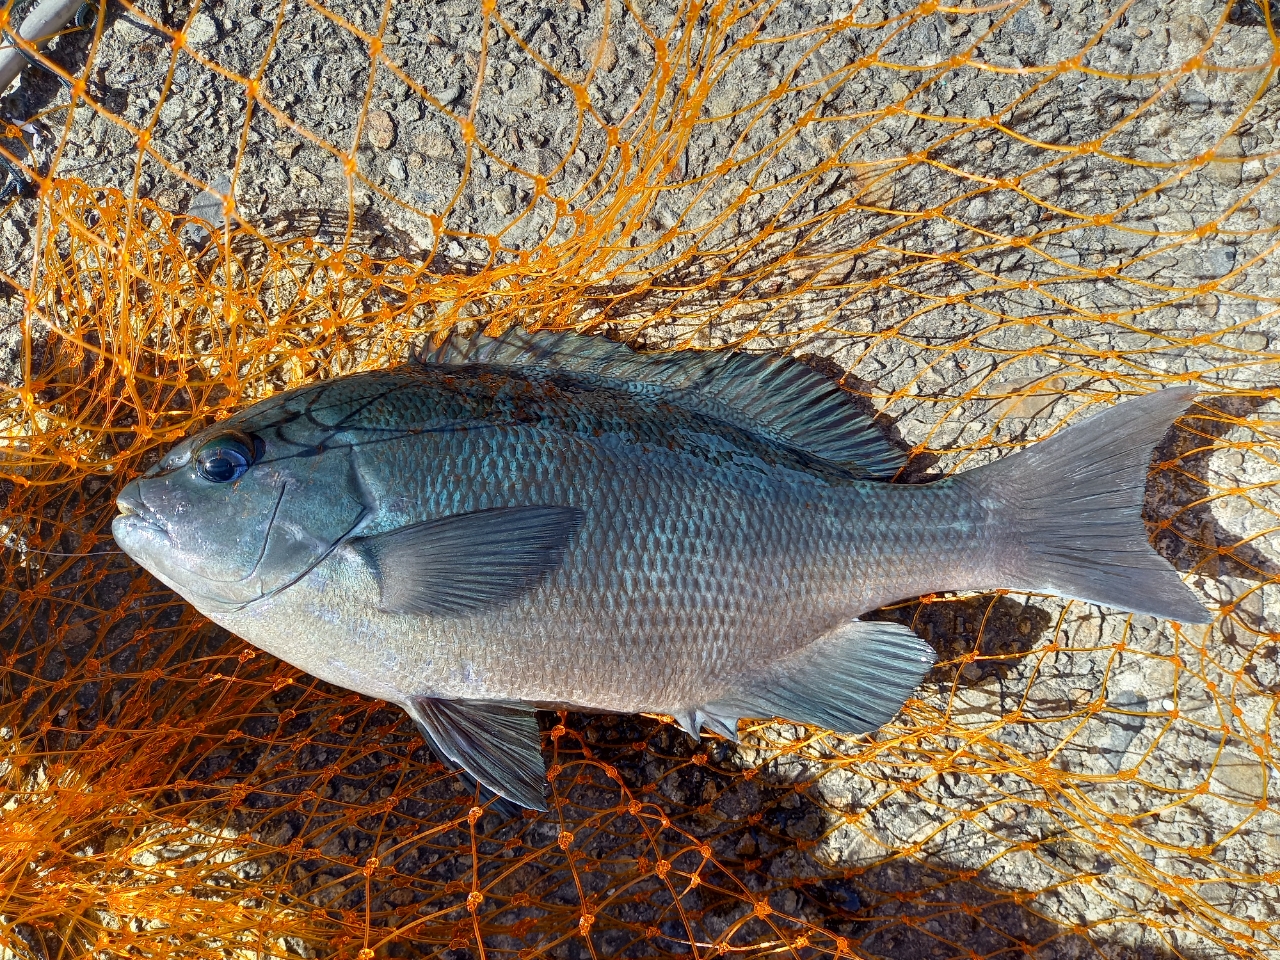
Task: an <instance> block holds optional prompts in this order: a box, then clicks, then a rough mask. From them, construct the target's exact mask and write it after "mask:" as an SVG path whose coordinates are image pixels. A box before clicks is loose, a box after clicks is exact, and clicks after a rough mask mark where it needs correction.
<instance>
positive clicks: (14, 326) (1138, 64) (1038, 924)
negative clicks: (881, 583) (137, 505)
mask: <svg viewBox="0 0 1280 960" xmlns="http://www.w3.org/2000/svg"><path fill="white" fill-rule="evenodd" d="M27 10H28V8H27V7H25V6H19V7H16V8H15V7H13V6H10V7H9V8H7V9H6V10H5V12H4V13H3V14H0V24H3V25H5V28H6V36H7V37H8V38H9V40H10V42H11V44H14V43H16V44H17V46H18V47H19V48H20V49H21V50H22V51H23V54H24V56H25V57H26V58H28V59H30V60H32V61H34V63H35V65H33V66H29V67H28V68H27V69H26V71H25V72H24V74H23V78H22V82H21V86H20V87H19V88H18V90H17V91H16V92H15V93H12V94H11V95H10V96H9V98H8V99H7V100H6V101H5V107H6V114H5V116H6V119H5V120H4V126H3V129H2V130H0V134H3V136H0V157H3V158H4V159H5V164H4V165H3V166H0V176H3V177H6V178H7V179H6V180H5V183H4V185H3V186H2V187H0V189H3V191H4V195H5V202H6V208H5V212H4V214H3V216H0V240H2V241H3V243H2V244H0V247H2V248H3V253H0V260H2V262H3V272H2V273H0V278H2V279H3V284H4V289H3V294H2V295H0V321H2V324H3V330H4V343H3V346H4V353H3V355H0V364H2V365H3V371H2V372H3V380H4V383H5V385H4V386H3V388H2V389H3V403H4V407H3V413H2V414H0V424H2V425H3V426H2V431H3V432H2V433H0V445H2V446H0V456H3V458H4V459H3V476H4V483H5V489H6V492H7V501H6V505H5V506H4V508H3V515H2V516H0V522H2V523H3V527H2V528H0V532H2V533H3V536H4V541H5V543H4V549H3V550H2V551H0V564H3V568H4V577H3V586H2V587H0V590H2V591H3V602H2V603H0V625H2V627H3V631H4V646H3V655H4V663H3V667H2V669H0V742H2V743H3V748H2V749H3V756H0V777H3V781H4V784H3V788H2V790H0V799H2V800H3V803H2V805H0V876H2V878H3V882H2V884H0V890H3V893H0V953H3V954H4V955H5V956H14V957H23V958H27V957H31V958H42V960H52V958H54V957H69V956H88V955H103V956H105V955H131V956H183V957H228V956H255V957H264V956H266V957H296V956H304V957H313V956H322V957H330V956H339V957H352V958H360V960H369V958H372V957H383V956H385V957H397V956H406V957H407V956H413V957H417V956H426V955H430V956H441V957H462V956H490V957H498V956H511V957H519V958H521V960H525V958H533V957H542V956H545V957H554V958H571V957H579V956H593V957H594V956H644V957H652V956H673V957H674V956H696V957H712V956H723V955H742V956H792V957H835V956H886V957H930V958H932V957H938V958H979V957H981V958H997V957H1000V958H1009V957H1019V956H1035V957H1042V958H1055V960H1056V958H1066V957H1071V958H1075V957H1117V956H1125V957H1135V956H1142V957H1160V958H1165V957H1168V958H1173V957H1177V958H1186V960H1190V958H1201V957H1218V956H1237V957H1250V958H1254V957H1256V958H1262V957H1277V956H1280V939H1278V936H1277V933H1276V930H1277V921H1278V919H1280V918H1278V917H1277V910H1278V909H1280V907H1277V904H1278V903H1280V840H1278V839H1277V838H1280V819H1278V814H1280V808H1278V807H1277V804H1278V803H1280V797H1278V796H1277V788H1276V784H1275V778H1276V776H1277V773H1278V770H1280V768H1277V762H1276V748H1275V742H1274V732H1273V731H1274V724H1275V717H1276V708H1277V703H1278V700H1277V697H1278V696H1280V646H1278V642H1280V633H1278V631H1280V537H1278V536H1277V530H1278V529H1280V484H1278V480H1280V470H1278V469H1277V459H1278V458H1280V451H1278V449H1277V437H1278V436H1280V378H1278V371H1280V352H1277V343H1278V338H1280V323H1277V311H1278V308H1280V297H1278V296H1277V294H1276V290H1277V289H1280V287H1277V284H1276V258H1275V256H1274V250H1275V246H1276V243H1277V240H1278V239H1280V191H1277V182H1276V176H1277V174H1276V170H1277V164H1278V161H1280V158H1278V156H1277V153H1278V151H1277V141H1276V136H1277V121H1276V117H1277V116H1280V110H1278V109H1277V108H1278V107H1280V104H1277V102H1276V92H1275V90H1274V89H1273V80H1274V77H1275V74H1276V71H1277V68H1280V43H1278V42H1277V33H1276V27H1277V24H1276V22H1275V21H1274V20H1273V19H1272V15H1273V13H1274V11H1272V10H1270V9H1269V8H1267V7H1266V6H1264V5H1260V4H1255V3H1252V2H1248V3H1244V2H1237V3H1235V4H1225V3H1213V2H1209V0H1205V2H1197V3H1191V4H1173V5H1168V4H1165V5H1158V4H1155V3H1146V2H1138V0H1135V2H1116V3H1109V4H1092V3H1075V4H1072V3H1066V2H1063V3H1058V2H1053V3H1048V2H1045V3H1038V4H1037V3H1023V2H1008V3H992V4H986V5H982V4H973V3H962V4H957V5H946V4H940V3H938V2H935V0H928V2H925V3H922V4H919V5H916V6H912V5H910V4H903V3H897V2H894V3H884V2H878V0H877V2H868V3H863V4H858V5H856V6H850V5H848V4H846V3H844V2H843V0H838V2H832V3H828V2H813V3H808V4H800V3H787V4H782V3H766V2H757V3H752V2H745V0H744V2H731V0H718V2H713V3H704V2H697V0H630V2H613V0H567V2H563V3H560V2H558V3H556V4H552V5H546V6H543V5H539V4H534V3H521V2H512V3H508V2H506V0H498V2H494V0H482V2H481V3H479V4H475V3H472V2H470V0H465V2H464V0H458V2H452V0H439V2H434V3H430V4H428V3H414V2H401V0H384V2H382V3H381V4H378V5H375V4H373V3H372V2H368V3H361V2H359V0H356V2H352V3H338V2H333V3H322V2H318V0H307V2H295V0H285V2H282V3H279V4H276V3H271V2H258V3H252V4H251V3H248V2H247V0H246V2H235V0H227V2H223V3H201V4H199V5H198V6H187V5H185V3H176V4H175V3H168V2H166V3H159V2H156V3H151V2H147V3H119V4H117V3H115V2H112V3H111V4H110V5H108V6H106V7H105V8H99V9H97V10H96V11H91V13H93V14H94V15H91V16H87V17H86V16H81V17H80V19H79V26H77V25H76V24H75V23H72V24H69V25H68V26H67V27H66V28H65V29H64V30H61V31H59V35H58V36H57V37H56V38H54V39H53V40H52V42H49V43H47V44H41V43H36V42H33V41H34V40H36V39H39V38H28V39H26V40H23V39H21V38H20V37H19V33H20V31H19V29H18V27H19V24H20V23H21V22H22V21H23V17H24V16H25V14H26V12H27ZM0 56H3V51H0ZM512 323H522V324H525V325H528V326H534V327H539V326H541V327H558V328H569V327H572V328H580V329H584V330H591V331H594V332H597V333H604V334H608V335H611V336H614V337H619V338H623V339H628V340H631V341H632V342H635V343H643V344H647V345H651V346H667V347H672V348H682V349H699V348H706V347H712V346H724V345H737V346H740V347H743V348H745V349H764V348H772V349H783V350H787V351H790V352H793V353H795V354H797V355H799V356H802V357H805V358H806V359H807V360H808V362H810V363H812V364H813V365H815V366H817V367H818V368H819V369H822V370H824V371H825V372H828V373H831V374H832V375H833V376H837V377H839V378H841V379H842V382H843V383H844V384H845V386H846V387H847V388H848V389H849V390H850V391H851V392H852V393H854V394H856V395H858V396H860V397H862V398H863V400H864V401H865V402H866V403H868V404H870V405H872V406H874V407H875V409H876V410H877V411H878V412H879V413H880V414H882V420H883V422H884V423H885V426H886V429H888V430H890V431H891V432H894V433H896V435H897V436H898V438H899V439H901V440H902V441H903V443H904V444H905V445H906V446H907V447H909V448H910V450H911V452H912V457H911V461H910V465H909V467H908V470H907V475H908V476H909V477H913V478H919V477H921V476H926V475H929V474H941V473H947V472H951V471H955V470H960V469H968V468H970V467H973V466H976V465H978V464H980V463H983V462H987V461H989V460H991V459H994V458H995V457H998V456H1000V455H1002V454H1004V453H1007V452H1009V451H1010V450H1012V449H1015V448H1017V447H1019V446H1021V445H1022V444H1025V443H1027V442H1029V441H1034V440H1036V439H1038V438H1041V437H1044V436H1047V435H1049V434H1050V433H1052V432H1054V431H1055V430H1057V429H1059V428H1060V427H1061V426H1062V425H1064V424H1065V423H1067V422H1070V421H1073V420H1077V419H1079V418H1081V417H1083V416H1087V415H1088V414H1089V413H1091V412H1095V411H1096V410H1097V409H1101V407H1100V406H1099V405H1100V404H1103V403H1106V402H1109V401H1110V400H1112V399H1114V397H1115V395H1116V394H1135V393H1141V392H1145V391H1148V390H1151V389H1155V388H1157V387H1159V386H1163V385H1168V384H1173V383H1195V384H1197V385H1199V386H1200V388H1201V397H1200V400H1199V401H1198V402H1197V404H1196V405H1195V406H1193V407H1192V409H1191V410H1190V411H1189V412H1188V414H1187V415H1186V416H1185V417H1184V418H1183V419H1182V420H1180V421H1179V424H1178V426H1177V427H1176V429H1175V430H1174V431H1173V432H1172V433H1171V435H1170V437H1169V439H1168V440H1167V441H1166V443H1165V445H1164V446H1162V447H1161V448H1160V449H1159V450H1158V451H1157V455H1156V457H1155V459H1154V462H1153V465H1152V473H1151V480H1150V485H1149V491H1150V500H1149V504H1148V520H1149V522H1150V524H1151V529H1152V533H1153V537H1154V542H1155V544H1156V546H1157V548H1158V549H1159V550H1160V552H1161V553H1162V554H1163V555H1164V556H1165V557H1167V558H1168V559H1169V560H1170V561H1171V562H1172V563H1174V565H1175V566H1176V567H1177V568H1178V569H1179V570H1180V571H1181V572H1182V573H1183V574H1184V575H1185V576H1186V578H1187V580H1188V582H1189V583H1190V584H1191V586H1192V587H1193V589H1195V590H1196V591H1197V592H1198V593H1199V594H1200V595H1201V596H1202V597H1205V598H1206V599H1207V601H1208V602H1209V605H1210V606H1211V608H1212V609H1214V610H1215V612H1216V614H1217V618H1216V621H1215V622H1214V623H1213V624H1212V625H1211V626H1209V627H1184V628H1179V627H1177V626H1175V625H1172V624H1167V623H1159V622H1156V621H1154V620H1151V619H1149V618H1144V617H1131V616H1126V615H1121V614H1117V613H1115V612H1114V611H1104V610H1100V609H1098V608H1096V607H1092V606H1090V605H1088V604H1082V603H1078V602H1065V601H1062V600H1059V599H1056V598H1052V597H1043V596H1025V595H1006V594H997V595H983V596H959V597H953V596H945V597H943V596H938V597H924V598H921V599H919V600H916V601H912V602H910V603H906V604H902V605H899V606H896V607H894V608H891V609H888V610H884V611H881V612H879V613H877V614H876V615H875V616H877V617H881V618H887V619H893V620H897V621H900V622H902V623H905V624H908V625H910V626H911V627H913V628H914V629H915V630H916V631H917V632H918V633H919V634H920V635H921V636H923V637H925V638H926V639H928V640H930V641H931V642H932V643H933V644H934V646H935V647H936V648H937V649H938V651H939V663H938V666H937V667H936V668H935V669H934V670H933V671H932V672H931V673H930V674H929V676H928V677H927V678H926V681H925V683H924V685H923V686H922V687H921V689H920V690H919V691H918V693H917V696H916V697H915V698H913V699H912V700H910V701H908V703H907V704H906V705H905V707H904V708H903V710H902V712H901V713H900V714H899V716H898V717H897V718H896V719H895V720H894V721H893V722H892V723H890V724H889V725H888V726H886V727H885V728H883V729H882V730H880V731H879V732H877V733H876V734H875V735H873V736H870V737H864V738H857V739H849V738H840V737H837V736H835V735H832V734H829V733H826V732H824V731H818V730H812V729H806V728H801V727H796V726H792V725H785V724H761V725H757V726H755V727H753V728H751V729H750V730H748V731H746V732H745V733H746V735H745V740H744V744H743V745H742V746H741V747H734V746H732V745H729V744H727V743H725V742H723V741H719V740H716V739H714V738H711V739H708V740H705V741H703V742H702V743H701V744H694V743H693V742H692V741H691V740H689V739H688V738H687V737H685V736H684V735H683V734H681V733H680V732H679V731H678V730H677V729H676V728H675V727H673V726H672V725H671V723H670V722H669V721H668V720H666V719H664V718H657V717H629V716H626V717H624V716H619V717H614V716H604V717H583V716H578V715H572V714H568V715H559V716H556V715H548V716H547V717H546V718H545V719H546V724H545V725H546V730H545V737H546V741H545V746H546V748H547V751H546V752H547V755H548V760H549V763H550V781H551V795H552V812H551V813H550V814H546V815H536V816H535V815H530V814H520V813H513V812H511V811H508V810H505V809H498V808H495V807H494V806H493V805H492V804H487V803H485V802H482V801H481V800H480V798H478V797H477V796H476V795H475V794H474V793H473V792H472V791H471V790H470V788H468V787H467V786H466V785H464V784H463V783H462V782H460V781H459V779H458V778H457V777H456V776H455V775H454V774H453V773H452V772H451V771H450V770H448V769H446V768H445V767H444V766H442V765H441V764H439V763H437V762H436V761H435V759H434V757H433V756H432V754H431V753H430V751H429V749H427V748H426V746H425V745H424V743H423V741H422V739H421V737H420V736H419V735H418V734H417V733H416V731H415V730H414V728H413V726H412V724H411V723H409V722H408V720H407V719H406V718H405V717H404V716H403V715H402V714H401V713H400V712H399V711H398V710H395V709H391V708H388V707H387V706H386V705H385V704H381V703H377V702H372V701H369V700H367V699H364V698H361V697H358V696H356V695H353V694H349V693H347V692H346V691H343V690H339V689H336V688H332V687H328V686H326V685H324V684H321V683H319V682H317V681H315V680H313V679H312V678H310V677H308V676H307V675H306V674H303V673H301V672H299V671H297V670H294V669H293V668H290V667H288V666H286V665H283V664H281V663H280V662H279V661H276V660H274V659H272V658H271V657H269V656H267V655H265V654H261V653H258V652H256V651H255V650H254V649H252V648H251V647H248V646H246V645H245V644H244V643H242V642H240V641H238V640H236V639H235V638H232V637H229V636H228V635H227V634H225V633H224V632H221V631H219V630H218V629H216V628H214V627H212V626H211V625H210V624H209V623H208V622H207V621H204V620H203V619H202V618H200V617H199V616H198V615H197V614H195V613H194V612H193V611H192V610H191V609H190V608H188V607H187V606H185V605H184V604H183V603H182V602H181V601H179V600H178V599H177V598H176V597H175V596H174V595H173V594H172V593H170V592H169V591H167V590H166V589H164V588H163V587H161V586H160V585H159V584H158V583H157V582H155V581H154V580H152V579H151V578H150V577H149V576H147V575H144V574H142V573H141V572H140V571H139V570H138V568H136V567H135V566H133V565H132V564H131V563H130V562H129V561H128V560H127V559H126V558H123V557H121V556H120V555H119V554H118V553H113V552H110V551H111V545H112V541H111V539H110V533H109V523H110V519H111V517H112V515H113V513H114V508H113V503H112V501H113V497H114V493H115V492H116V491H117V490H118V489H119V486H120V484H121V483H122V482H123V480H124V479H125V478H127V477H130V476H133V475H135V474H136V473H137V472H138V471H139V470H141V469H144V468H145V467H146V466H147V465H149V464H150V463H152V462H154V461H155V459H156V458H157V457H158V456H159V455H160V452H161V451H162V450H163V449H164V448H165V447H166V446H167V445H168V444H170V443H172V442H173V441H175V440H177V439H178V438H179V437H181V436H183V435H185V434H186V433H188V432H190V431H191V430H193V429H195V428H197V427H200V426H203V425H205V424H207V423H209V422H211V421H213V420H215V419H217V418H219V417H222V416H225V415H227V414H228V413H229V412H231V411H233V410H235V409H239V408H241V407H243V406H244V405H245V404H247V403H249V402H251V401H253V400H255V399H258V398H261V397H263V396H266V395H269V394H270V393H272V392H274V391H278V390H280V389H283V388H287V387H290V386H293V385H296V384H300V383H305V382H309V381H312V380H314V379H317V378H325V377H330V376H336V375H340V374H342V373H347V372H351V371H355V370H360V369H370V368H377V367H382V366H385V365H387V364H389V363H393V362H398V361H399V360H401V359H403V357H404V355H405V353H406V351H407V350H408V349H409V347H410V345H411V344H412V343H413V342H415V341H417V340H419V339H422V338H425V337H433V336H438V335H440V334H442V333H443V332H445V331H448V330H450V329H454V328H457V327H459V326H465V327H475V326H477V325H481V324H483V325H486V326H487V327H488V329H489V330H490V331H491V332H497V331H499V330H501V329H504V328H505V327H507V326H509V325H510V324H512ZM86 554H87V555H86Z"/></svg>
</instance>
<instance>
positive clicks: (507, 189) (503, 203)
mask: <svg viewBox="0 0 1280 960" xmlns="http://www.w3.org/2000/svg"><path fill="white" fill-rule="evenodd" d="M489 198H490V199H491V200H492V201H493V205H494V206H495V207H497V209H498V212H499V213H511V211H513V210H514V209H515V208H516V191H515V188H514V187H512V186H510V185H509V184H507V185H504V186H501V187H498V188H497V189H496V190H494V191H493V192H492V193H491V194H489Z"/></svg>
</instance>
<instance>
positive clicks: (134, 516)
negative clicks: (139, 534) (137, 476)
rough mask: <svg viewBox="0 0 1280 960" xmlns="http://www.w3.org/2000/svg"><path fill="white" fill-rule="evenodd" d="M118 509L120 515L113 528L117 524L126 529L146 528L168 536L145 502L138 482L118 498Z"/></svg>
mask: <svg viewBox="0 0 1280 960" xmlns="http://www.w3.org/2000/svg"><path fill="white" fill-rule="evenodd" d="M116 509H117V510H119V511H120V513H119V515H118V516H116V518H115V519H114V520H113V521H112V522H111V525H112V526H113V527H114V526H115V525H116V524H117V523H119V524H121V525H122V526H125V527H145V528H147V529H150V530H154V531H155V532H157V533H163V534H164V535H165V536H166V537H167V536H168V532H167V531H166V530H165V529H164V527H163V526H161V524H160V523H159V522H158V521H157V520H156V517H155V514H154V513H152V512H151V509H150V508H149V507H148V506H147V505H146V504H145V503H144V502H143V500H142V492H141V491H140V490H139V489H138V484H137V481H136V480H135V481H134V482H133V483H131V484H129V485H128V486H126V487H125V488H124V489H123V490H121V491H120V493H119V494H118V495H117V496H116Z"/></svg>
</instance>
